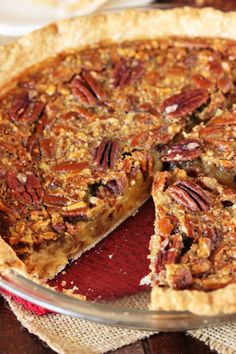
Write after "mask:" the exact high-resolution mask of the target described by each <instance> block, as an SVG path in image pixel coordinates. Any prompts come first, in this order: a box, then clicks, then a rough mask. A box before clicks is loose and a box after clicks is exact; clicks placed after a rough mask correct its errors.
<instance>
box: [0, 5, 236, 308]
mask: <svg viewBox="0 0 236 354" xmlns="http://www.w3.org/2000/svg"><path fill="white" fill-rule="evenodd" d="M206 34H207V36H208V37H213V38H214V37H219V38H229V39H236V14H235V13H222V12H220V11H216V10H213V9H203V10H199V9H192V8H183V9H174V10H167V11H161V10H148V11H138V10H129V11H123V12H120V13H113V14H109V15H94V16H91V17H87V18H78V19H71V20H63V21H59V22H58V23H56V24H52V25H49V26H48V27H45V28H43V29H41V30H39V31H35V32H33V33H30V34H28V35H26V36H25V37H22V38H20V39H19V40H17V41H16V42H14V43H12V44H9V45H6V46H4V47H1V48H0V68H1V76H0V91H1V93H4V92H6V91H7V90H8V89H9V88H10V87H11V83H12V81H13V79H15V78H17V76H19V75H20V74H21V73H22V72H24V71H26V70H27V69H28V68H30V67H31V66H32V65H34V64H37V63H39V62H42V61H44V60H46V59H48V58H51V57H54V56H56V55H57V54H58V53H60V52H64V51H67V50H71V49H72V50H73V49H76V50H78V49H82V48H85V47H87V46H89V45H94V44H95V43H100V42H106V43H118V42H123V41H125V40H137V39H153V38H157V37H166V36H172V35H175V36H187V37H194V36H198V37H205V36H206ZM26 58H27V60H26ZM0 242H1V244H0V247H1V248H0V252H2V254H1V253H0V259H1V266H0V267H2V268H3V267H6V266H11V265H13V266H14V267H19V268H20V269H22V264H21V262H20V261H19V262H18V260H17V258H16V257H15V254H14V253H13V252H12V251H11V249H10V248H9V247H8V246H6V244H5V243H4V241H3V240H2V239H1V240H0ZM0 269H1V268H0ZM235 294H236V285H229V286H226V287H225V288H223V289H220V290H216V291H212V292H209V293H206V292H202V291H189V290H184V291H175V290H171V289H168V290H162V289H159V288H156V287H155V288H154V290H153V293H152V304H151V308H152V309H165V310H190V311H192V312H195V313H201V314H213V313H218V312H225V313H226V312H227V313H233V312H236V300H235V299H236V296H235ZM222 299H224V301H222Z"/></svg>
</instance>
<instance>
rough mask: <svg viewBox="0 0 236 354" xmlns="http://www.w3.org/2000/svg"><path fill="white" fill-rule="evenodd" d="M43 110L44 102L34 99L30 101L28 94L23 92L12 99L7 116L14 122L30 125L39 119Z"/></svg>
mask: <svg viewBox="0 0 236 354" xmlns="http://www.w3.org/2000/svg"><path fill="white" fill-rule="evenodd" d="M44 108H45V103H44V102H42V101H40V100H37V99H34V98H33V99H30V95H29V93H28V92H27V91H23V92H22V93H20V94H19V95H18V96H16V97H15V98H14V101H13V104H12V106H11V108H10V109H9V116H10V119H11V120H12V121H14V122H16V121H21V122H24V123H32V122H35V121H37V120H38V119H39V118H40V117H41V115H42V114H43V111H44Z"/></svg>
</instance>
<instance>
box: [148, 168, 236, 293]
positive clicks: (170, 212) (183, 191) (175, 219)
mask: <svg viewBox="0 0 236 354" xmlns="http://www.w3.org/2000/svg"><path fill="white" fill-rule="evenodd" d="M153 198H154V202H155V207H156V222H155V229H156V230H155V235H154V236H153V238H152V240H151V270H152V274H151V277H152V281H153V284H158V285H160V286H162V287H170V288H172V289H175V290H182V289H196V290H204V291H210V290H216V289H219V288H221V287H224V286H226V285H228V284H232V283H235V282H236V193H235V191H233V190H230V189H228V188H227V187H223V186H222V185H221V184H219V183H218V182H217V181H216V180H215V179H213V178H210V177H206V176H204V175H200V176H199V177H195V178H191V177H188V176H187V174H186V172H185V171H183V170H178V169H176V170H174V171H173V172H160V173H159V174H158V175H157V176H156V178H155V181H154V185H153Z"/></svg>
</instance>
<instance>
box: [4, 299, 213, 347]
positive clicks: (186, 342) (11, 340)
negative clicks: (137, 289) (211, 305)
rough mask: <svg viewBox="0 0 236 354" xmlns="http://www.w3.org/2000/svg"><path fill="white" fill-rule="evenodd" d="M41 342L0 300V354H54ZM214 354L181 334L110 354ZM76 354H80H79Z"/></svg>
mask: <svg viewBox="0 0 236 354" xmlns="http://www.w3.org/2000/svg"><path fill="white" fill-rule="evenodd" d="M53 353H55V352H54V351H53V350H51V349H50V348H49V347H47V346H46V345H45V344H44V343H43V342H42V341H41V340H39V339H38V338H37V337H36V336H34V335H33V334H30V333H29V332H28V331H27V330H26V329H24V328H23V327H22V326H21V324H20V322H18V321H17V319H16V317H15V315H14V314H13V312H12V311H11V310H9V308H8V307H7V303H6V301H5V300H4V299H3V298H2V297H1V296H0V354H53ZM154 353H155V354H217V353H216V352H215V351H211V350H210V349H209V347H208V346H206V345H205V344H204V343H203V342H200V341H199V340H197V339H194V338H192V337H190V336H188V335H186V334H185V333H184V332H180V333H177V332H173V333H159V334H156V335H154V336H151V337H150V338H149V339H145V340H142V341H139V342H137V343H135V344H132V345H129V346H126V347H123V348H121V349H117V350H115V351H113V352H110V354H154ZM78 354H79V353H78Z"/></svg>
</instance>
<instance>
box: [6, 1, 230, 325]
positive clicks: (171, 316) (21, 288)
mask: <svg viewBox="0 0 236 354" xmlns="http://www.w3.org/2000/svg"><path fill="white" fill-rule="evenodd" d="M172 6H173V5H169V4H166V5H165V4H161V6H160V7H161V8H169V7H172ZM0 287H1V288H2V289H4V290H6V291H8V292H9V293H11V294H14V295H16V296H18V297H20V298H22V299H24V300H26V301H29V302H31V303H33V304H36V305H38V306H41V307H43V308H46V309H48V310H51V311H54V312H57V313H61V314H65V315H69V316H74V317H78V318H81V319H84V320H89V321H94V322H98V323H103V324H108V325H115V326H123V327H127V328H135V329H142V330H147V331H154V330H155V331H157V330H158V331H176V330H187V329H194V328H200V327H205V326H208V325H215V324H219V323H222V322H225V321H230V320H234V319H236V314H232V315H226V314H222V315H217V316H198V315H195V314H192V313H189V312H173V311H171V312H164V311H158V312H157V311H151V310H148V309H144V308H142V306H139V301H136V302H135V301H134V302H133V304H134V306H130V303H129V305H127V306H125V305H123V306H122V302H121V301H115V302H112V303H109V304H108V303H94V302H91V301H82V300H80V299H78V298H75V297H72V296H69V295H66V294H63V293H61V292H56V291H53V290H52V289H50V288H48V287H46V286H45V287H44V286H42V285H39V284H37V283H34V282H33V281H31V280H29V279H27V278H25V277H24V276H23V275H21V274H20V273H18V272H17V271H15V270H8V271H6V272H4V274H2V275H0ZM140 296H141V297H142V296H143V300H142V303H143V302H144V301H145V299H147V298H148V295H147V294H145V293H144V294H142V293H141V294H140Z"/></svg>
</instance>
